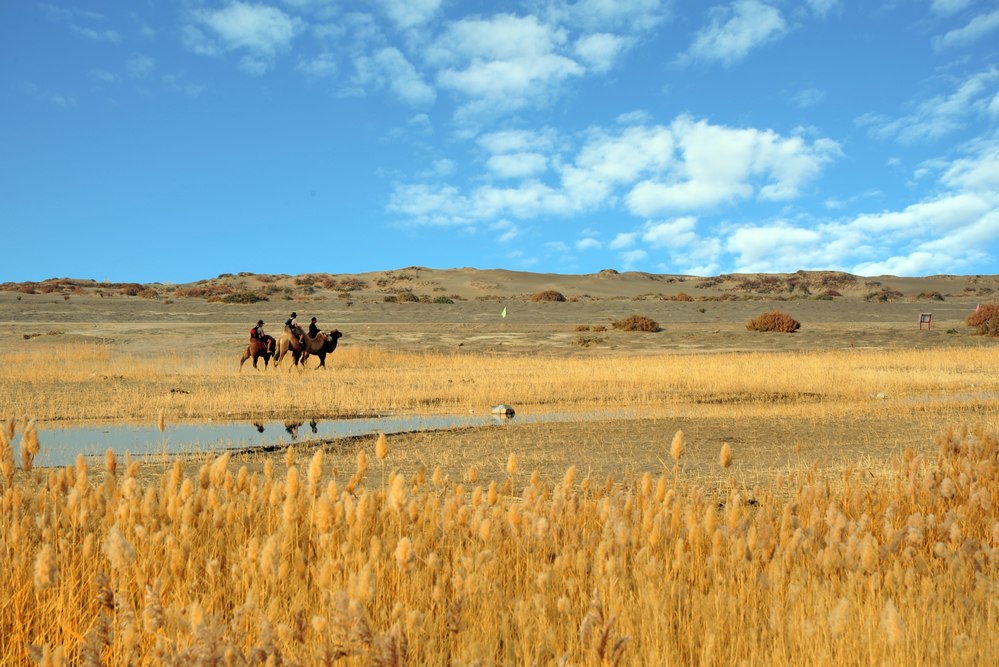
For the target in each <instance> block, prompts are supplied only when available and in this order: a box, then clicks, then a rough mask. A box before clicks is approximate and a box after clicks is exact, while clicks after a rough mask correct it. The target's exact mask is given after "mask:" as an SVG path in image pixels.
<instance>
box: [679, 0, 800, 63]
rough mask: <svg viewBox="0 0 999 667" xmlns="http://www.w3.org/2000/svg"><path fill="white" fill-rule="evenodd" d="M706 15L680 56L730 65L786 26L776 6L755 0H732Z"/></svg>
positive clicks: (779, 34) (771, 39)
mask: <svg viewBox="0 0 999 667" xmlns="http://www.w3.org/2000/svg"><path fill="white" fill-rule="evenodd" d="M710 15H711V22H710V24H709V25H708V26H706V27H704V28H702V29H701V30H700V31H698V33H697V35H696V36H695V37H694V43H693V44H692V45H691V46H690V49H689V50H688V51H687V53H686V58H682V59H681V60H686V59H692V60H703V61H708V62H714V61H717V62H721V63H722V64H723V65H731V64H733V63H735V62H737V61H739V60H742V59H743V58H745V57H746V56H747V55H749V52H750V51H752V50H753V49H755V48H758V47H760V46H762V45H763V44H766V43H768V42H771V41H773V40H775V39H777V38H778V37H780V36H781V35H782V34H783V33H784V32H785V30H786V24H785V22H784V18H783V17H782V16H781V14H780V10H778V9H777V8H776V7H773V6H772V5H768V4H766V3H765V2H760V1H759V0H735V2H733V3H732V4H731V5H730V6H729V7H715V8H714V9H712V10H711V12H710Z"/></svg>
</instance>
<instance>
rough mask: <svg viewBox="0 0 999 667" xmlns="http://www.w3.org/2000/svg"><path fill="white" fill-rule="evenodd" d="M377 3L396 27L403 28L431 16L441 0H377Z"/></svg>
mask: <svg viewBox="0 0 999 667" xmlns="http://www.w3.org/2000/svg"><path fill="white" fill-rule="evenodd" d="M378 4H379V5H380V6H381V8H382V11H383V12H385V15H386V16H388V17H389V19H391V21H392V22H393V23H394V24H395V25H396V27H398V28H400V29H404V30H405V29H407V28H413V27H415V26H418V25H421V24H423V23H426V22H427V21H429V20H430V19H431V18H433V16H434V15H435V14H436V13H437V10H438V9H440V6H441V0H378Z"/></svg>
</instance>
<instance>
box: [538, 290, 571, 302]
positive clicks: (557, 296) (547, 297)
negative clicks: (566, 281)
mask: <svg viewBox="0 0 999 667" xmlns="http://www.w3.org/2000/svg"><path fill="white" fill-rule="evenodd" d="M530 300H531V301H534V302H535V303H537V302H539V301H565V295H563V294H562V293H561V292H556V291H555V290H553V289H546V290H543V291H541V292H535V293H534V294H532V295H531V297H530Z"/></svg>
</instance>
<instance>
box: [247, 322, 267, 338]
mask: <svg viewBox="0 0 999 667" xmlns="http://www.w3.org/2000/svg"><path fill="white" fill-rule="evenodd" d="M254 338H255V339H257V340H263V339H264V321H263V320H257V326H255V327H253V328H252V329H250V339H251V340H252V339H254Z"/></svg>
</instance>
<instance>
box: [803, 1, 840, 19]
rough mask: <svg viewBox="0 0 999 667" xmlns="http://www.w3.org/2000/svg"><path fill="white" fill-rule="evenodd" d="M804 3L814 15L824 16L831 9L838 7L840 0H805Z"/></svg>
mask: <svg viewBox="0 0 999 667" xmlns="http://www.w3.org/2000/svg"><path fill="white" fill-rule="evenodd" d="M805 4H806V5H808V7H809V9H811V10H812V11H813V12H814V13H815V14H816V15H818V16H821V17H825V16H826V15H827V14H828V13H829V12H831V11H832V10H833V9H837V8H839V7H840V6H841V5H842V2H841V0H805Z"/></svg>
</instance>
